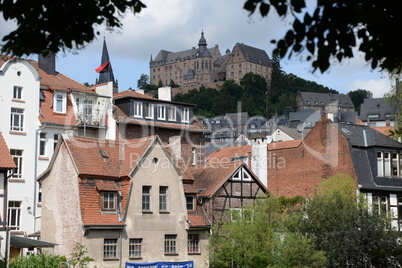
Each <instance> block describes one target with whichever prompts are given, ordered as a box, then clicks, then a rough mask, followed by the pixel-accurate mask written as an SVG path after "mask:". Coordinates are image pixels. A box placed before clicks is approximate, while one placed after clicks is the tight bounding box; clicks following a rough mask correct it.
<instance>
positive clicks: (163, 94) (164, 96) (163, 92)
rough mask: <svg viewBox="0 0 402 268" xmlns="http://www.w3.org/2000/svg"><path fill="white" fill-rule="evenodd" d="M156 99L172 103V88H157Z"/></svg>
mask: <svg viewBox="0 0 402 268" xmlns="http://www.w3.org/2000/svg"><path fill="white" fill-rule="evenodd" d="M158 99H159V100H165V101H172V88H171V87H160V88H158Z"/></svg>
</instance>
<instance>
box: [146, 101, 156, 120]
mask: <svg viewBox="0 0 402 268" xmlns="http://www.w3.org/2000/svg"><path fill="white" fill-rule="evenodd" d="M145 118H149V119H153V118H154V105H153V104H152V103H145Z"/></svg>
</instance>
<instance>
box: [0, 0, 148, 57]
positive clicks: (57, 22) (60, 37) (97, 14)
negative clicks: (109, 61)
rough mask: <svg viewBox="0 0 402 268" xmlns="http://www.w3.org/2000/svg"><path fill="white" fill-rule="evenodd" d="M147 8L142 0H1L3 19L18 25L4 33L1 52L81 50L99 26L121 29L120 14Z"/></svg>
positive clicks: (22, 53) (16, 53)
mask: <svg viewBox="0 0 402 268" xmlns="http://www.w3.org/2000/svg"><path fill="white" fill-rule="evenodd" d="M145 7H146V6H145V5H144V4H143V3H142V2H141V1H139V0H133V1H128V0H111V1H103V0H86V1H70V0H59V1H57V2H54V1H45V0H38V1H30V3H29V5H27V2H26V1H24V0H15V1H0V13H3V17H4V19H5V20H6V21H8V20H11V21H15V22H16V24H17V29H16V30H15V31H12V32H11V33H9V34H8V35H6V36H4V38H3V40H2V41H3V42H5V43H4V46H3V47H1V53H4V54H10V55H14V56H19V57H21V56H23V55H24V54H27V55H29V54H41V53H43V52H46V51H49V50H50V51H53V52H57V51H60V50H61V51H64V50H65V49H80V48H82V47H83V46H84V45H86V44H88V43H90V42H91V41H93V40H94V39H95V37H96V35H99V34H100V33H99V32H95V30H94V28H95V27H96V26H98V25H106V26H107V27H108V28H121V27H122V23H121V21H120V19H121V14H124V13H125V12H126V11H129V10H131V11H132V12H134V13H138V12H140V11H141V10H142V9H143V8H145ZM60 29H63V31H62V32H61V31H60ZM32 40H35V42H32Z"/></svg>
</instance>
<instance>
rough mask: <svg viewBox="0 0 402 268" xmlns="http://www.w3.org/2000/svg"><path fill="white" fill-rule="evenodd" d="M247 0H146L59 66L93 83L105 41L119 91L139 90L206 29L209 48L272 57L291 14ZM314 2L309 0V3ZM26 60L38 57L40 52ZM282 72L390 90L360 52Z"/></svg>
mask: <svg viewBox="0 0 402 268" xmlns="http://www.w3.org/2000/svg"><path fill="white" fill-rule="evenodd" d="M245 1H246V0H191V1H188V0H169V1H166V0H143V3H144V4H145V5H146V6H147V8H145V9H143V10H142V11H141V13H139V14H136V15H134V14H132V13H129V12H127V13H126V14H124V17H123V19H122V23H123V27H122V28H121V29H115V30H113V31H110V30H107V29H106V28H105V27H103V26H100V27H98V28H97V29H96V30H98V31H99V32H100V35H99V36H98V37H97V39H96V40H94V41H93V42H91V43H90V44H88V45H86V46H85V48H84V49H82V50H76V51H67V52H64V53H63V52H60V53H58V54H57V61H56V70H57V71H58V72H60V73H62V74H64V75H66V76H68V77H70V78H72V79H74V80H76V81H78V82H80V83H85V82H88V83H90V84H93V83H95V80H96V78H97V77H98V75H97V73H96V72H95V68H96V67H98V66H99V65H100V64H101V53H102V46H103V40H104V39H105V40H106V44H107V47H108V51H109V56H110V61H111V64H112V67H113V72H114V75H115V78H116V79H117V80H118V83H119V91H123V90H126V89H128V88H130V87H131V88H133V89H137V80H138V79H139V78H140V76H141V74H147V75H149V61H150V58H151V56H152V57H153V58H155V57H156V55H157V54H158V53H159V51H160V50H162V49H163V50H168V51H171V52H178V51H182V50H187V49H191V48H192V47H197V46H198V41H199V39H200V37H201V31H204V36H205V39H206V40H207V43H208V47H213V46H215V45H218V46H219V49H220V52H221V54H222V55H223V54H225V51H226V49H229V50H232V49H233V47H234V46H235V44H236V43H244V44H246V45H249V46H253V47H256V48H259V49H263V50H265V51H266V52H267V53H268V55H269V56H271V55H272V51H273V49H274V45H273V44H271V40H272V39H279V38H282V37H283V36H284V35H285V33H286V32H287V30H288V29H289V27H290V23H291V21H290V20H289V18H285V19H281V18H278V17H277V16H276V14H275V13H274V12H270V14H269V16H268V17H264V18H262V17H261V15H260V14H258V13H257V12H256V13H255V14H253V15H251V16H249V13H248V12H247V11H246V10H244V9H243V5H244V3H245ZM310 2H311V1H310ZM14 27H15V26H14V24H13V23H10V22H5V21H4V20H3V18H2V16H1V18H0V40H1V39H2V38H3V36H4V35H6V34H8V33H9V32H10V31H12V30H13V28H14ZM27 58H30V59H34V60H37V56H36V55H33V56H29V57H27ZM281 66H282V70H283V71H285V72H286V73H292V74H294V75H297V76H298V77H301V78H303V79H305V80H309V81H315V82H317V83H318V84H321V85H323V86H327V87H329V88H331V89H335V90H337V91H339V92H340V93H347V92H349V91H352V90H357V89H365V90H370V91H371V92H373V97H379V98H381V97H383V95H384V93H386V92H387V91H389V90H390V88H391V85H390V80H389V78H388V76H387V75H386V74H384V73H381V72H380V71H379V70H371V68H370V64H369V63H367V62H365V61H364V56H363V55H361V54H356V56H355V57H354V58H353V59H351V60H347V61H342V63H339V62H334V64H333V65H332V66H331V67H330V69H329V70H327V71H326V72H325V73H324V74H321V73H320V71H319V70H317V71H316V72H314V73H312V67H311V62H307V61H303V60H302V59H301V56H300V55H295V56H294V57H292V58H291V59H287V58H286V59H282V60H281Z"/></svg>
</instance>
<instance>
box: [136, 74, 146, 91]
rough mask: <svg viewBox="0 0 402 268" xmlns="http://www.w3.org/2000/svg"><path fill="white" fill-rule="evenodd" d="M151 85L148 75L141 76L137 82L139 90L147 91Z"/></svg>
mask: <svg viewBox="0 0 402 268" xmlns="http://www.w3.org/2000/svg"><path fill="white" fill-rule="evenodd" d="M148 85H149V76H148V75H146V74H141V76H140V78H139V79H138V80H137V88H138V89H144V90H145V89H147V88H148Z"/></svg>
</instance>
